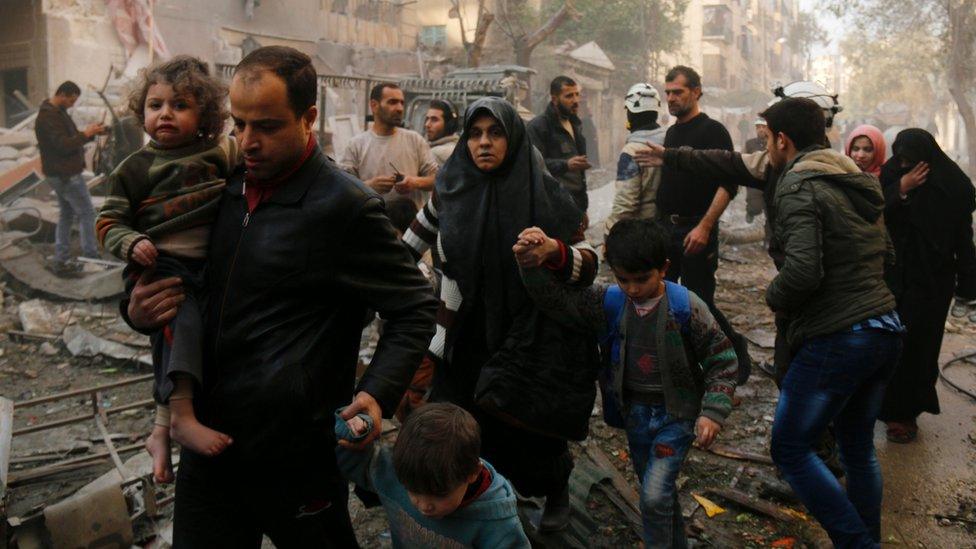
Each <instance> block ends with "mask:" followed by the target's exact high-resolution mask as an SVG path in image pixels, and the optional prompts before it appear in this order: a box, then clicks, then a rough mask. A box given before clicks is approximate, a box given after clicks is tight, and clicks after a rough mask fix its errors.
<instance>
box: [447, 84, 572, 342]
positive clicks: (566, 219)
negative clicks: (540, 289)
mask: <svg viewBox="0 0 976 549" xmlns="http://www.w3.org/2000/svg"><path fill="white" fill-rule="evenodd" d="M482 114H488V115H490V116H491V117H493V118H494V119H495V120H497V121H498V123H499V124H500V125H501V126H502V129H503V130H504V132H505V135H506V136H507V137H508V150H507V152H506V154H505V159H504V160H503V161H502V164H501V165H500V166H499V167H498V168H497V169H495V170H494V171H492V172H487V173H486V172H483V171H481V170H480V169H479V168H478V167H477V166H476V165H475V163H474V160H473V159H472V158H471V154H470V152H469V151H468V145H467V143H468V137H469V136H470V132H471V126H472V124H473V123H474V121H475V119H477V118H478V117H479V116H481V115H482ZM434 188H435V192H436V193H437V195H438V198H439V208H438V221H439V230H440V236H441V243H442V246H443V249H444V274H445V275H446V276H448V277H450V278H451V279H452V280H454V281H456V282H457V283H458V286H459V287H460V290H461V295H462V296H463V297H464V298H465V300H469V299H474V298H475V297H476V296H478V295H479V294H481V293H482V292H483V297H484V306H485V309H486V330H487V332H488V333H487V334H486V335H487V340H488V344H489V349H492V348H495V347H497V345H498V344H499V343H500V341H501V339H502V338H504V336H505V334H506V333H507V331H508V327H509V326H510V324H511V319H512V318H514V317H515V316H517V315H518V314H519V313H521V312H522V311H523V310H524V309H526V308H527V307H526V306H527V305H529V304H530V301H529V299H528V296H527V294H526V293H525V289H524V288H523V286H522V281H521V278H520V277H519V273H518V266H517V264H516V262H515V256H514V254H513V252H512V246H514V245H515V242H516V240H517V239H518V235H519V233H521V232H522V231H523V230H524V229H526V228H528V227H532V226H536V227H539V228H541V229H542V230H543V231H545V233H546V234H547V235H549V236H550V237H552V238H557V239H560V240H563V241H566V240H567V239H569V238H570V237H572V236H573V235H574V234H575V233H576V231H577V230H578V229H579V227H580V224H581V223H582V219H583V214H582V212H580V210H579V209H578V208H577V207H576V205H575V203H574V202H573V199H572V198H571V197H570V195H569V193H567V192H566V191H565V190H563V189H562V187H561V186H560V185H559V183H558V182H557V181H556V180H555V179H554V178H553V177H552V176H551V175H550V174H549V172H548V171H547V170H546V166H545V161H544V160H543V158H542V155H541V154H540V153H539V151H538V150H536V149H535V147H533V146H532V144H531V143H530V142H529V138H528V136H527V135H526V131H525V123H524V122H523V121H522V119H521V118H520V117H519V116H518V113H517V112H516V111H515V108H514V107H513V106H512V105H511V104H510V103H508V102H507V101H505V100H503V99H501V98H497V97H487V98H482V99H479V100H477V101H475V102H474V103H472V104H471V105H470V106H469V107H468V109H467V112H466V113H465V116H464V129H463V131H462V133H461V139H460V142H459V143H458V146H457V147H455V149H454V152H453V153H452V154H451V156H450V157H449V158H448V160H447V162H446V163H445V164H444V166H443V167H442V168H441V169H440V171H439V172H438V173H437V180H436V182H435V184H434Z"/></svg>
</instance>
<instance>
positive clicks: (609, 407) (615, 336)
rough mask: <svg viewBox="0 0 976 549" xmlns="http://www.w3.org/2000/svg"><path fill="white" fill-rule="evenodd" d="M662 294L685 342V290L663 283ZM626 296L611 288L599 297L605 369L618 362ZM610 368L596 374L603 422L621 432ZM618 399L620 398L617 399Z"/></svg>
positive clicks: (688, 307)
mask: <svg viewBox="0 0 976 549" xmlns="http://www.w3.org/2000/svg"><path fill="white" fill-rule="evenodd" d="M664 291H665V293H666V294H667V297H668V313H669V314H670V315H671V316H673V317H674V319H675V320H676V321H677V322H678V325H679V326H681V337H682V338H683V339H684V340H685V341H688V338H689V337H690V325H691V297H690V292H689V291H688V288H685V287H684V286H682V285H680V284H675V283H674V282H668V281H665V283H664ZM626 305H627V296H626V295H625V294H624V291H623V290H622V289H620V286H618V285H616V284H614V285H612V286H610V287H609V288H607V293H606V295H605V296H604V297H603V312H604V313H605V314H606V317H607V331H606V333H605V335H604V336H603V338H602V339H601V341H600V345H601V347H602V348H603V353H604V355H605V359H609V360H607V362H608V366H609V365H613V364H617V363H619V362H620V343H621V341H622V339H621V338H620V322H621V321H622V320H623V317H624V313H625V312H626ZM610 370H611V368H609V367H608V368H604V369H603V372H601V374H600V392H601V393H602V394H603V421H604V422H605V423H606V424H607V425H609V426H610V427H617V428H620V429H623V428H625V427H626V421H625V419H624V417H623V411H622V410H621V404H622V403H621V402H619V401H618V399H617V398H614V397H613V396H612V395H613V392H612V387H613V385H612V383H613V380H612V379H611V377H610V375H609V374H610V373H611V372H610ZM617 396H618V397H620V396H621V395H617Z"/></svg>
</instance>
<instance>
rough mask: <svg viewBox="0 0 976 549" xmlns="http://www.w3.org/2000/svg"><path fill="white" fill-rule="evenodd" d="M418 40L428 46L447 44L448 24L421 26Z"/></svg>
mask: <svg viewBox="0 0 976 549" xmlns="http://www.w3.org/2000/svg"><path fill="white" fill-rule="evenodd" d="M418 41H419V42H420V44H421V45H422V46H424V47H426V48H443V47H444V46H446V45H447V25H427V26H424V27H420V36H419V37H418Z"/></svg>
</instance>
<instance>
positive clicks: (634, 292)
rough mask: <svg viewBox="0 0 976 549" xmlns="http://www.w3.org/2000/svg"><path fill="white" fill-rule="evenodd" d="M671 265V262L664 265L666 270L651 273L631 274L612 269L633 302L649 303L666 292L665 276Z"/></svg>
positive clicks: (650, 271) (615, 268) (622, 270)
mask: <svg viewBox="0 0 976 549" xmlns="http://www.w3.org/2000/svg"><path fill="white" fill-rule="evenodd" d="M670 265H671V262H670V260H669V261H666V262H665V263H664V268H661V269H651V270H649V271H641V272H636V273H633V272H630V271H627V270H624V269H621V268H619V267H612V269H611V270H612V271H613V276H615V277H616V278H617V284H619V285H620V289H621V290H623V291H624V293H625V294H627V297H629V298H630V299H631V300H632V301H637V302H640V301H647V300H648V299H651V298H654V297H658V296H660V295H661V293H663V292H664V276H665V275H666V274H667V272H668V267H669V266H670Z"/></svg>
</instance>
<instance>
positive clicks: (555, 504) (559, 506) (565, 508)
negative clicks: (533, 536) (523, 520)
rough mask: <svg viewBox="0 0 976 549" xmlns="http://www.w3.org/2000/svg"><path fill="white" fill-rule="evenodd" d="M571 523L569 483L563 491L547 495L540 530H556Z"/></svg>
mask: <svg viewBox="0 0 976 549" xmlns="http://www.w3.org/2000/svg"><path fill="white" fill-rule="evenodd" d="M568 524H569V484H567V485H566V486H565V487H564V488H563V489H562V491H561V492H559V493H557V494H553V495H550V496H547V497H546V508H545V510H544V511H543V512H542V520H540V521H539V531H540V532H555V531H557V530H562V529H563V528H566V526H567V525H568Z"/></svg>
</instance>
